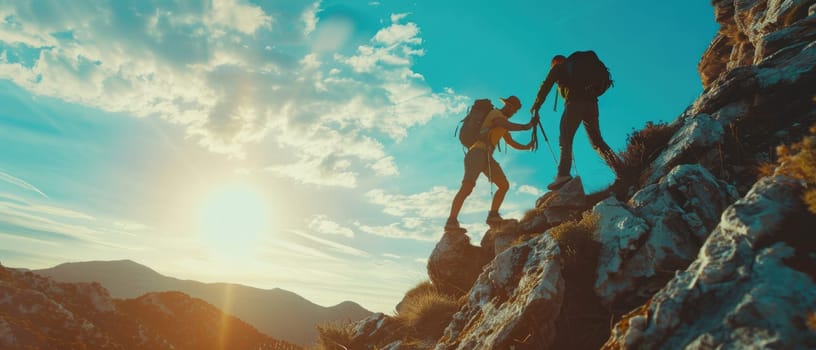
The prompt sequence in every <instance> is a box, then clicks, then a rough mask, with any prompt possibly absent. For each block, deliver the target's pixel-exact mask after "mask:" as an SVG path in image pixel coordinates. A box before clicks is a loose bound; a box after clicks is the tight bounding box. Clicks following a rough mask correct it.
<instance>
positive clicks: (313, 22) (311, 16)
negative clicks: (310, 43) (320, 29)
mask: <svg viewBox="0 0 816 350" xmlns="http://www.w3.org/2000/svg"><path fill="white" fill-rule="evenodd" d="M318 12H320V1H317V2H315V3H313V4H312V6H311V7H307V8H306V10H304V11H303V14H301V16H300V19H301V20H302V21H303V34H304V35H307V36H308V35H309V34H312V32H314V30H315V28H317V22H318V21H320V20H319V19H318V18H317V13H318Z"/></svg>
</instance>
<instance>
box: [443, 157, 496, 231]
mask: <svg viewBox="0 0 816 350" xmlns="http://www.w3.org/2000/svg"><path fill="white" fill-rule="evenodd" d="M486 158H487V157H486V155H485V151H483V150H480V149H472V150H470V151H468V153H467V155H465V175H464V176H463V177H462V185H461V187H459V191H458V192H456V195H455V196H454V197H453V203H451V211H450V216H448V220H451V219H458V218H459V211H461V210H462V205H464V203H465V199H466V198H467V197H468V196H469V195H470V193H471V192H473V187H475V186H476V179H478V178H479V174H481V173H482V171H483V170H484V169H485V167H486V165H487V159H486Z"/></svg>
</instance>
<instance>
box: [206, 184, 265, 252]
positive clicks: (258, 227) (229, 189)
mask: <svg viewBox="0 0 816 350" xmlns="http://www.w3.org/2000/svg"><path fill="white" fill-rule="evenodd" d="M270 213H271V212H270V210H269V206H268V205H267V202H266V199H265V198H264V195H263V193H262V192H260V191H259V190H258V189H256V188H253V187H252V186H248V185H228V186H223V187H220V188H218V189H216V190H214V191H213V192H212V193H210V195H209V196H208V197H207V198H206V199H205V201H204V204H203V205H202V207H201V210H200V213H199V232H200V234H201V238H202V240H203V243H204V244H205V245H207V246H208V247H209V248H210V250H211V252H212V253H213V254H215V255H216V256H220V257H229V258H236V257H246V258H248V257H252V256H254V253H255V249H256V248H257V245H258V242H259V240H260V238H261V237H262V235H263V234H265V233H267V230H268V229H269V215H270Z"/></svg>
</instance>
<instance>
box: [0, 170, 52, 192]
mask: <svg viewBox="0 0 816 350" xmlns="http://www.w3.org/2000/svg"><path fill="white" fill-rule="evenodd" d="M0 181H3V182H8V183H10V184H12V185H14V186H17V187H19V188H22V189H25V190H28V191H32V192H35V193H37V194H39V195H41V196H43V197H45V198H48V196H47V195H46V194H45V193H43V192H42V191H40V189H39V188H37V187H36V186H34V185H32V184H30V183H28V182H26V181H25V180H22V179H20V178H17V177H14V176H13V175H11V174H9V173H6V172H4V171H2V170H0Z"/></svg>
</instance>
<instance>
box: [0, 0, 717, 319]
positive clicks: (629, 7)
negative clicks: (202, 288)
mask: <svg viewBox="0 0 816 350" xmlns="http://www.w3.org/2000/svg"><path fill="white" fill-rule="evenodd" d="M581 3H582V5H581V6H580V7H576V5H575V3H574V2H565V1H558V2H555V1H541V0H538V1H526V0H508V1H502V2H497V1H483V0H481V1H480V0H475V1H435V0H417V1H397V0H393V1H391V0H382V1H351V0H345V1H343V0H325V1H307V0H271V1H258V0H212V1H181V0H178V1H174V0H150V1H145V0H132V1H129V0H98V1H90V0H88V1H61V0H53V1H47V0H39V1H0V106H2V108H0V149H2V152H0V263H2V264H3V265H5V266H11V267H24V268H32V269H35V268H47V267H51V266H55V265H57V264H60V263H64V262H75V261H90V260H120V259H130V260H133V261H136V262H138V263H140V264H143V265H146V266H149V267H151V268H153V269H154V270H156V271H157V272H159V273H162V274H164V275H168V276H172V277H177V278H182V279H193V280H199V281H203V282H233V283H240V284H244V285H249V286H254V287H258V288H265V289H267V288H282V289H286V290H289V291H292V292H295V293H298V294H300V295H301V296H303V297H305V298H307V299H309V300H311V301H313V302H315V303H317V304H319V305H323V306H331V305H335V304H338V303H340V302H342V301H345V300H351V301H354V302H357V303H359V304H360V305H362V306H363V307H365V308H367V309H369V310H372V311H380V312H386V313H389V312H393V310H394V307H395V306H396V304H397V303H398V302H399V301H400V300H401V298H402V296H403V295H404V293H405V292H406V291H407V290H409V289H410V288H412V287H413V286H415V285H417V284H418V283H420V282H422V281H424V280H427V272H426V263H427V259H428V257H429V256H430V254H431V252H432V250H433V248H434V246H435V244H436V242H437V241H438V240H439V239H440V238H441V236H442V233H443V231H442V227H443V225H444V221H445V219H446V218H447V215H448V212H449V210H450V202H451V200H452V198H453V196H454V194H455V192H456V191H457V190H458V187H459V183H460V181H461V177H462V173H463V165H462V160H463V155H464V151H463V149H462V147H461V145H460V144H459V142H458V139H457V138H456V137H455V136H454V130H455V129H456V126H457V124H458V122H459V120H461V118H462V117H463V116H464V114H465V112H466V109H467V107H468V106H469V105H470V104H471V103H472V101H473V100H474V99H476V98H490V99H491V100H492V101H493V102H494V103H495V104H496V105H498V106H500V105H501V102H500V101H499V98H501V97H507V96H509V95H516V96H518V97H519V98H520V99H521V101H522V108H521V110H520V111H519V112H518V113H517V114H516V115H515V116H513V118H512V119H511V120H512V121H516V122H519V123H526V122H527V121H528V120H529V118H530V115H529V107H530V105H532V102H533V101H534V99H535V95H536V93H537V91H538V87H539V84H540V83H541V81H542V80H543V79H544V77H545V76H546V74H547V70H548V68H549V61H550V59H551V57H552V56H553V55H556V54H565V55H566V54H569V53H571V52H573V51H576V50H587V49H592V50H594V51H595V52H596V53H597V54H598V55H599V56H600V58H601V59H602V60H603V61H604V62H605V63H606V65H607V66H608V67H609V69H610V71H611V73H612V77H613V80H614V82H615V85H614V87H612V88H611V89H610V90H609V91H607V92H606V93H605V94H604V95H603V96H602V97H601V98H600V101H599V106H600V123H601V131H602V134H603V136H604V138H605V139H606V141H607V143H608V144H609V145H610V146H611V147H612V148H613V149H614V150H616V151H622V150H623V149H624V148H625V146H626V139H627V136H628V135H629V134H631V133H632V132H633V131H635V130H639V129H641V128H643V126H644V125H645V124H646V123H647V122H649V121H651V122H670V121H672V120H674V119H675V118H676V117H677V116H679V115H680V114H681V113H682V112H683V110H684V109H685V108H686V107H687V106H688V105H689V104H690V103H691V102H693V101H694V99H695V98H696V97H697V96H699V94H700V93H701V92H702V86H701V83H700V78H699V75H698V74H697V69H696V67H697V63H698V61H699V59H700V57H701V55H702V54H703V52H704V51H705V49H706V48H707V47H708V43H709V42H710V41H711V39H713V37H714V35H715V33H716V30H717V28H718V26H717V24H716V23H715V21H714V13H713V9H712V8H711V6H710V5H708V4H707V3H705V2H685V1H683V2H681V1H668V2H655V1H645V0H629V1H624V2H620V1H612V0H587V1H584V2H581ZM552 108H553V95H552V94H550V96H549V98H548V99H547V101H546V102H545V104H544V107H543V108H542V110H541V116H542V124H543V127H544V129H545V131H546V132H547V137H548V139H549V145H548V144H547V143H542V145H541V147H540V148H539V149H538V151H537V152H530V151H518V150H512V149H511V150H508V151H502V152H500V153H497V154H496V155H495V157H496V159H497V160H498V161H499V163H501V164H502V166H503V168H504V170H505V173H506V174H507V176H508V178H509V180H510V183H511V188H510V192H509V193H508V195H507V198H506V200H505V202H504V205H503V206H502V210H501V213H502V215H503V216H504V217H505V218H520V217H521V216H522V215H523V214H524V212H525V211H527V210H529V209H531V208H532V207H533V206H534V203H535V200H536V199H537V198H538V197H539V196H541V195H543V194H544V193H545V188H546V185H547V184H548V183H549V182H550V181H551V180H552V179H553V177H554V175H555V168H556V162H555V160H554V159H553V154H552V153H550V149H552V152H554V154H555V156H557V154H558V145H557V143H558V142H557V139H558V121H559V118H560V114H561V111H562V110H563V103H562V102H561V103H559V105H558V107H557V112H554V111H553V110H552ZM513 135H514V138H515V139H516V140H519V141H520V142H522V143H526V142H527V141H528V140H529V138H530V132H527V131H524V132H518V133H514V134H513ZM574 145H575V168H574V169H573V175H578V176H581V178H582V180H583V183H584V186H585V189H586V191H587V192H591V191H597V190H600V189H603V188H604V187H605V186H607V185H609V184H610V183H611V182H612V181H613V177H614V176H613V174H612V173H611V171H610V170H609V169H608V168H607V167H606V165H605V164H604V163H603V162H602V161H601V160H600V158H599V157H598V156H597V155H596V154H595V153H594V151H593V150H592V149H591V147H590V146H589V143H588V141H587V139H586V136H585V133H584V131H582V130H579V131H578V133H577V135H576V138H575V142H574ZM493 190H495V187H494V189H493ZM490 196H491V186H489V185H488V182H487V181H486V179H485V178H481V179H480V180H479V181H478V183H477V186H476V188H475V190H474V192H473V194H472V195H471V197H470V198H468V200H467V201H466V203H465V207H464V209H463V211H462V214H461V215H460V218H459V219H460V222H461V223H462V225H463V227H465V228H466V229H468V235H469V236H470V238H471V241H472V242H473V243H474V244H478V242H479V241H480V240H481V238H482V236H483V234H484V232H485V231H486V229H487V226H486V225H485V224H484V219H485V216H486V214H487V210H488V208H489V201H490Z"/></svg>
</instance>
